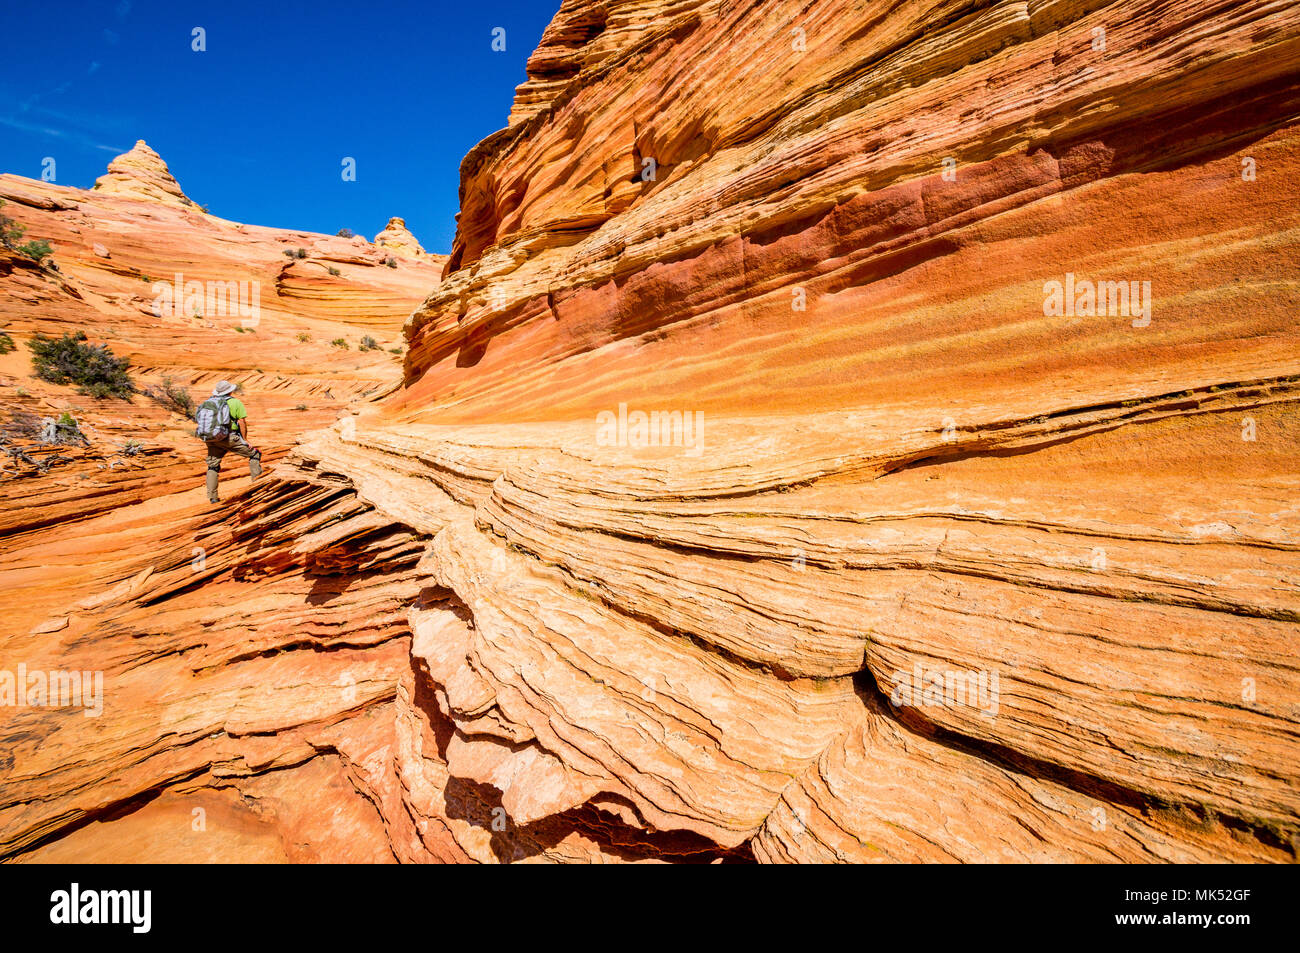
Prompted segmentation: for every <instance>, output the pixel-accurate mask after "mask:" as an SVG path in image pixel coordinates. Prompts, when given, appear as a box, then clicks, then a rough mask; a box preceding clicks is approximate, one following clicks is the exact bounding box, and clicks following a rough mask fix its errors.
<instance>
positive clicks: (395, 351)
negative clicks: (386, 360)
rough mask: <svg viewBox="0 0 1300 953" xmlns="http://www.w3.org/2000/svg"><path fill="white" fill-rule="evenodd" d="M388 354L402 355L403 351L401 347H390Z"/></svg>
mask: <svg viewBox="0 0 1300 953" xmlns="http://www.w3.org/2000/svg"><path fill="white" fill-rule="evenodd" d="M388 353H389V354H401V353H402V349H401V348H400V347H390V348H389V349H388Z"/></svg>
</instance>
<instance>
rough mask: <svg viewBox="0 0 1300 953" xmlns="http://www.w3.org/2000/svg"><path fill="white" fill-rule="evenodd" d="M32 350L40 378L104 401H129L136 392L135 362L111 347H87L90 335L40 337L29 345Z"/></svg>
mask: <svg viewBox="0 0 1300 953" xmlns="http://www.w3.org/2000/svg"><path fill="white" fill-rule="evenodd" d="M27 346H28V347H29V348H31V351H32V368H33V369H34V370H35V371H36V376H37V377H39V378H40V379H41V380H43V381H49V382H50V383H51V384H76V385H77V390H78V391H79V392H80V393H83V394H86V395H88V396H90V397H94V398H96V399H98V400H102V399H103V398H105V397H120V398H122V399H123V400H129V399H130V397H131V395H132V394H133V393H135V385H134V384H132V383H131V376H130V374H129V373H128V369H129V368H130V366H131V362H130V361H129V360H127V359H126V358H124V357H114V356H113V352H112V351H111V350H109V348H108V345H107V344H87V343H86V332H85V331H77V332H75V333H68V334H65V335H63V337H61V338H49V337H46V336H45V335H43V334H38V335H36V337H34V338H32V339H31V340H30V341H28V342H27Z"/></svg>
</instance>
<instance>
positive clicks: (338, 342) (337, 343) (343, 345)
mask: <svg viewBox="0 0 1300 953" xmlns="http://www.w3.org/2000/svg"><path fill="white" fill-rule="evenodd" d="M330 344H332V345H334V346H335V347H341V348H343V350H345V351H346V350H347V349H348V342H347V341H345V340H343V339H342V338H335V339H334V340H333V341H330Z"/></svg>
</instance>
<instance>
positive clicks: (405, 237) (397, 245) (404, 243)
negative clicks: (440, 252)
mask: <svg viewBox="0 0 1300 953" xmlns="http://www.w3.org/2000/svg"><path fill="white" fill-rule="evenodd" d="M375 244H376V245H382V246H383V247H384V248H387V249H388V250H389V251H391V252H393V253H394V254H397V255H404V256H406V257H409V258H429V257H436V258H439V259H440V260H442V261H443V262H445V261H446V259H445V257H443V256H430V255H429V253H428V252H426V251H425V250H424V249H423V248H422V247H421V246H420V242H419V240H418V239H417V238H416V237H415V236H414V235H412V234H411V232H410V230H409V229H408V228H407V227H406V220H405V219H401V218H390V219H389V220H388V224H387V225H385V226H384V230H383V231H382V232H380V233H379V234H378V235H376V236H375Z"/></svg>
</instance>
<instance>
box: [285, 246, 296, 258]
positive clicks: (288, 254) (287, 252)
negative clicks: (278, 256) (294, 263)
mask: <svg viewBox="0 0 1300 953" xmlns="http://www.w3.org/2000/svg"><path fill="white" fill-rule="evenodd" d="M284 256H285V257H286V258H296V257H298V256H297V255H295V254H294V251H293V249H292V248H286V249H285V250H284Z"/></svg>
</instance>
